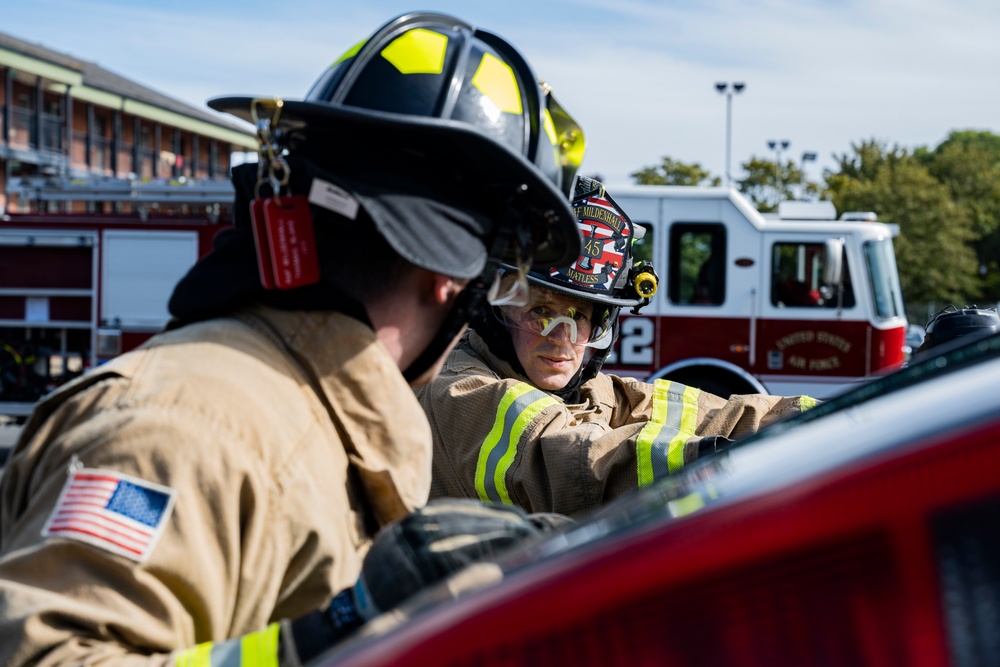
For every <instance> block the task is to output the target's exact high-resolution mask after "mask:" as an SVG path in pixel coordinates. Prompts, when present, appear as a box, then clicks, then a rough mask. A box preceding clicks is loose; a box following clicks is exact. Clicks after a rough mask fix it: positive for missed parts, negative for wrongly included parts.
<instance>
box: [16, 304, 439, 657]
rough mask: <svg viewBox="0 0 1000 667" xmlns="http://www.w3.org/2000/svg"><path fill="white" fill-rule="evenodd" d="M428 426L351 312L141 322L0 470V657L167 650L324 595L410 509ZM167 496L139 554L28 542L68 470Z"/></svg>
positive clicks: (423, 466) (426, 465)
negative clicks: (137, 337)
mask: <svg viewBox="0 0 1000 667" xmlns="http://www.w3.org/2000/svg"><path fill="white" fill-rule="evenodd" d="M430 447H431V444H430V434H429V431H428V429H427V422H426V420H425V418H424V415H423V413H422V411H421V410H420V406H419V405H418V404H417V402H416V400H415V399H414V397H413V393H412V390H411V389H410V387H409V386H408V385H407V384H406V383H405V381H404V380H403V378H402V375H401V374H400V372H399V370H398V368H397V367H396V364H395V363H394V361H393V360H392V359H391V357H390V356H389V354H388V352H387V351H386V350H385V348H384V347H383V346H382V345H381V343H379V342H378V341H377V339H376V338H375V336H374V333H373V332H372V331H371V329H370V328H369V327H367V326H366V325H364V324H362V323H360V322H358V321H356V320H353V319H351V318H348V317H346V316H343V315H340V314H336V313H304V312H282V311H277V310H272V309H267V308H256V309H251V310H248V311H245V312H242V313H240V314H238V315H237V316H234V317H229V318H222V319H216V320H210V321H206V322H203V323H198V324H193V325H189V326H186V327H183V328H180V329H177V330H175V331H170V332H167V333H163V334H160V335H158V336H156V337H155V338H154V339H153V340H152V341H151V342H150V343H149V344H148V345H147V346H145V347H143V348H142V349H140V350H138V351H134V352H131V353H128V354H126V355H123V356H122V357H119V358H118V359H116V360H114V361H112V362H110V363H108V364H106V365H103V366H101V367H100V368H98V369H96V370H95V371H93V372H91V373H89V374H88V375H86V376H84V377H82V378H80V379H78V380H77V381H74V382H73V383H72V384H71V385H69V386H66V387H64V388H62V389H61V390H59V391H58V392H56V393H55V394H54V395H53V396H51V397H49V398H48V399H47V400H45V401H44V402H43V403H42V404H41V405H40V406H39V407H38V408H37V410H36V411H35V414H34V415H33V417H32V418H31V420H30V422H29V424H28V425H27V427H26V429H25V432H24V434H23V438H22V440H21V442H20V443H19V445H18V447H17V449H16V451H15V452H14V453H13V455H12V457H11V459H10V461H9V462H8V465H7V468H6V470H5V472H4V474H3V477H2V479H0V503H2V505H0V664H2V665H6V666H8V667H17V666H18V665H24V664H28V663H30V664H39V665H54V664H60V665H68V664H98V663H100V664H104V662H105V661H110V662H114V664H116V665H118V664H136V665H138V664H142V665H161V664H169V663H170V661H171V655H170V654H171V652H174V654H175V655H176V651H177V650H178V649H185V648H188V647H191V646H192V645H194V644H196V643H201V642H207V641H214V642H218V641H221V640H225V639H227V638H233V637H238V636H242V635H245V634H246V633H250V632H256V631H259V630H261V629H262V628H264V627H265V626H266V625H267V624H269V623H272V622H275V621H278V620H280V619H288V618H296V617H298V616H301V615H303V614H305V613H307V612H309V611H312V610H315V609H318V608H320V607H321V606H323V605H325V604H326V603H327V602H328V600H329V599H330V597H331V596H332V594H333V593H335V592H336V591H338V590H340V589H342V588H344V587H346V586H349V585H351V584H353V583H354V581H355V579H356V578H357V575H358V573H359V571H360V567H361V559H362V557H363V556H364V553H365V552H366V550H367V547H368V545H369V544H370V541H371V538H372V535H373V532H374V531H375V530H376V529H377V528H378V527H379V526H380V525H382V524H385V523H386V522H388V521H390V520H393V519H396V518H399V517H401V516H402V515H404V514H405V513H406V512H408V511H410V510H412V509H414V508H416V507H418V506H420V505H422V504H423V503H424V502H425V501H426V499H427V493H428V488H429V483H430ZM81 467H82V468H85V469H96V470H101V471H110V472H111V473H113V474H124V475H128V476H130V477H131V478H135V479H139V480H144V481H147V482H152V483H155V484H159V485H162V486H163V487H168V488H169V489H172V490H173V494H174V504H173V508H172V510H171V512H170V514H169V516H168V518H167V519H166V521H165V524H164V527H163V530H162V533H161V534H160V535H159V537H158V539H157V541H156V543H155V546H154V548H153V550H152V552H151V554H150V555H149V556H148V558H147V559H146V560H145V561H143V562H139V561H137V560H135V559H132V558H128V557H125V556H122V555H119V554H116V553H112V552H111V551H109V550H107V549H104V548H100V547H97V546H93V545H91V544H88V543H85V542H83V541H80V540H78V539H72V538H67V537H47V538H46V537H43V536H42V531H43V527H44V526H45V525H46V521H47V520H48V518H49V516H50V514H51V513H52V510H53V507H54V506H55V505H56V503H57V499H58V498H59V496H60V493H61V490H62V489H63V487H64V485H65V482H66V479H67V476H68V474H69V472H70V471H71V469H76V468H81Z"/></svg>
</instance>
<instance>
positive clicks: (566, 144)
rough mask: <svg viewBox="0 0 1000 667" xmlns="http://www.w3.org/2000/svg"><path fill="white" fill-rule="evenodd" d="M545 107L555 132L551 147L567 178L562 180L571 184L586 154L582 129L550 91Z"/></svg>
mask: <svg viewBox="0 0 1000 667" xmlns="http://www.w3.org/2000/svg"><path fill="white" fill-rule="evenodd" d="M545 107H546V111H548V112H549V114H550V115H551V117H552V127H553V129H554V131H555V137H556V138H555V139H554V140H552V145H553V146H555V147H556V149H557V150H558V156H559V164H560V165H561V166H562V168H563V171H564V172H565V173H566V175H567V177H568V178H564V180H567V181H568V182H572V181H573V178H572V177H573V175H574V174H575V173H576V170H577V169H579V168H580V164H581V163H583V156H584V154H585V153H586V152H587V141H586V138H585V137H584V135H583V129H581V127H580V124H579V123H577V122H576V119H575V118H573V117H572V116H570V115H569V113H567V112H566V110H565V109H564V108H563V106H562V105H561V104H559V101H558V100H557V99H556V98H555V97H554V96H553V95H552V93H551V91H550V92H549V93H548V95H547V96H546V100H545ZM546 131H547V130H546ZM550 140H551V137H550Z"/></svg>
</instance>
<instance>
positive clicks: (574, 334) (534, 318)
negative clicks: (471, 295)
mask: <svg viewBox="0 0 1000 667" xmlns="http://www.w3.org/2000/svg"><path fill="white" fill-rule="evenodd" d="M493 312H494V313H496V315H497V317H498V318H499V319H500V321H501V322H502V323H503V324H504V326H506V327H508V328H513V329H520V330H521V331H527V332H530V333H532V334H535V335H536V336H548V337H550V338H553V339H555V340H566V341H568V342H569V343H571V344H573V345H586V346H588V347H595V348H600V349H604V348H606V347H607V346H608V345H610V344H611V313H610V310H609V309H601V311H600V312H599V313H597V316H596V317H592V316H590V315H588V314H587V313H586V312H584V311H582V310H577V309H576V308H572V307H569V308H565V309H562V310H560V311H557V310H555V308H553V307H552V306H551V305H548V304H544V303H539V304H534V305H525V306H513V305H508V306H504V307H501V308H495V309H494V311H493Z"/></svg>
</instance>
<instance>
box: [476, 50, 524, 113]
mask: <svg viewBox="0 0 1000 667" xmlns="http://www.w3.org/2000/svg"><path fill="white" fill-rule="evenodd" d="M472 85H473V86H475V87H476V88H477V89H478V90H479V92H481V93H482V94H483V95H485V96H486V97H487V98H488V99H489V100H490V101H491V102H493V104H495V105H496V108H497V109H499V110H500V111H503V112H506V113H513V114H520V113H521V111H522V109H523V107H522V106H521V89H520V88H518V86H517V77H516V76H515V75H514V70H512V69H511V68H510V65H508V64H507V63H505V62H504V61H502V60H500V59H499V58H497V57H496V56H494V55H493V54H490V53H485V54H483V59H482V60H480V61H479V67H478V68H477V69H476V73H475V74H473V75H472Z"/></svg>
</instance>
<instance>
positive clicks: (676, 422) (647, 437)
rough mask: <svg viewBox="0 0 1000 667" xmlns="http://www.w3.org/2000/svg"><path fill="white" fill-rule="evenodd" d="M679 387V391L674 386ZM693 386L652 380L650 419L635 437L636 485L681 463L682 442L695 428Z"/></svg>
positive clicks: (695, 394)
mask: <svg viewBox="0 0 1000 667" xmlns="http://www.w3.org/2000/svg"><path fill="white" fill-rule="evenodd" d="M679 387H683V391H678V389H677V388H679ZM700 396H701V390H700V389H698V388H697V387H687V386H684V385H680V384H678V385H675V384H674V383H673V382H670V381H668V380H656V381H654V383H653V406H652V414H651V415H650V419H649V421H648V422H646V425H645V426H643V427H642V430H641V431H640V432H639V437H638V438H636V441H635V455H636V472H637V474H638V478H639V486H640V487H643V486H649V485H650V484H652V483H653V482H655V481H657V480H659V479H663V478H664V477H667V476H668V475H672V474H674V473H676V472H677V471H678V470H680V469H682V468H683V467H684V443H686V442H687V440H688V438H691V437H693V436H694V435H695V431H696V429H697V428H698V398H699V397H700Z"/></svg>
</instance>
